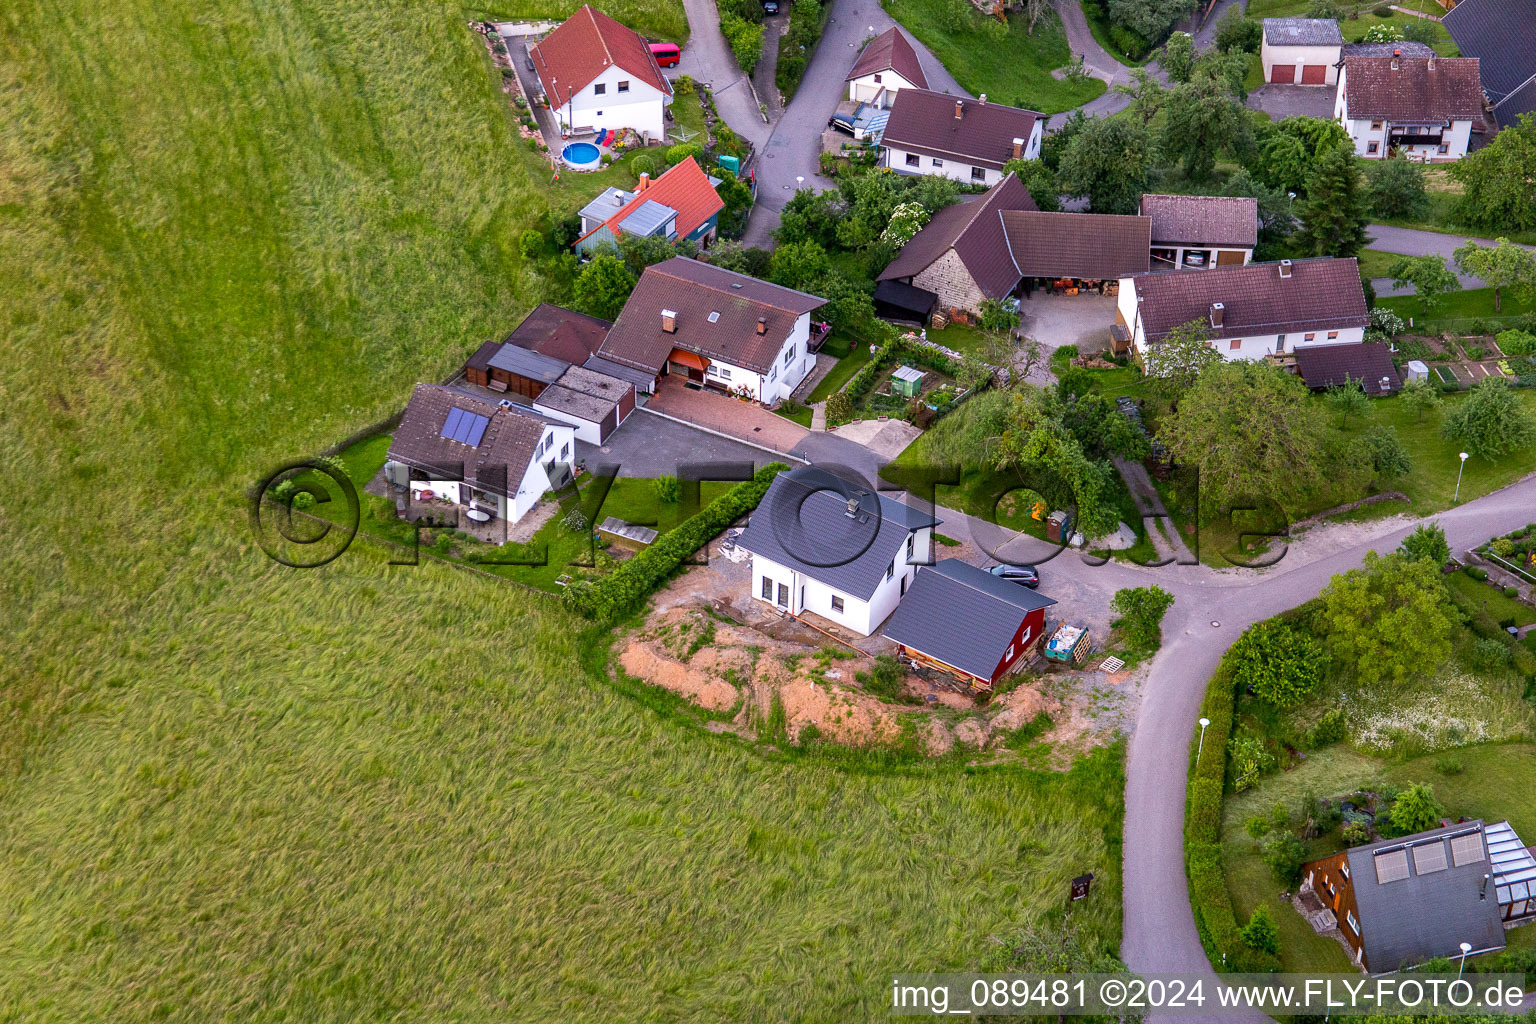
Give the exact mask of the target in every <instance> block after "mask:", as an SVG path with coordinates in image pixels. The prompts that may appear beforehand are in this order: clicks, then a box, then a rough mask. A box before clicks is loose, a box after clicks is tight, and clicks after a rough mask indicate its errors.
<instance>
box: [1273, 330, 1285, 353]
mask: <svg viewBox="0 0 1536 1024" xmlns="http://www.w3.org/2000/svg"><path fill="white" fill-rule="evenodd" d="M1275 351H1276V352H1284V351H1285V335H1283V334H1282V335H1280V336H1279V337H1278V338H1276V339H1275Z"/></svg>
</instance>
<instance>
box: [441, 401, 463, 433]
mask: <svg viewBox="0 0 1536 1024" xmlns="http://www.w3.org/2000/svg"><path fill="white" fill-rule="evenodd" d="M463 418H464V410H463V409H459V408H453V409H449V410H448V418H447V419H446V420H444V421H443V430H442V434H443V436H444V437H446V438H447V439H448V440H450V441H453V440H456V438H455V437H454V435H455V434H456V433H458V430H459V421H460V420H461V419H463Z"/></svg>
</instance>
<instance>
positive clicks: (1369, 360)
mask: <svg viewBox="0 0 1536 1024" xmlns="http://www.w3.org/2000/svg"><path fill="white" fill-rule="evenodd" d="M1296 371H1297V372H1298V373H1300V374H1301V379H1302V380H1304V381H1306V384H1307V387H1309V388H1314V389H1319V388H1331V387H1334V386H1336V385H1341V384H1343V383H1344V381H1345V380H1346V379H1348V380H1352V381H1355V382H1356V383H1358V384H1359V385H1360V386H1361V388H1363V389H1364V391H1365V393H1366V394H1368V395H1382V394H1390V393H1392V392H1393V391H1399V390H1401V389H1402V386H1403V382H1402V380H1401V379H1399V377H1398V375H1397V367H1395V366H1393V365H1392V353H1391V351H1390V350H1389V349H1388V348H1387V346H1386V345H1384V344H1383V343H1381V342H1379V341H1365V342H1361V343H1360V344H1358V345H1303V346H1302V347H1300V348H1298V349H1297V350H1296ZM1383 380H1385V381H1386V382H1387V384H1386V387H1385V388H1383V387H1382V384H1381V382H1382V381H1383Z"/></svg>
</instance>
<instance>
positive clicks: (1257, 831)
mask: <svg viewBox="0 0 1536 1024" xmlns="http://www.w3.org/2000/svg"><path fill="white" fill-rule="evenodd" d="M1243 831H1245V832H1247V833H1248V837H1249V838H1250V839H1252V840H1254V841H1255V842H1257V841H1258V840H1260V839H1263V838H1264V837H1265V836H1267V835H1269V819H1268V818H1266V817H1264V815H1262V814H1255V815H1253V816H1252V817H1251V818H1249V819H1248V820H1247V821H1245V822H1243Z"/></svg>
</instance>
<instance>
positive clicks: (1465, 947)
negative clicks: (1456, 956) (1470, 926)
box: [1456, 942, 1472, 981]
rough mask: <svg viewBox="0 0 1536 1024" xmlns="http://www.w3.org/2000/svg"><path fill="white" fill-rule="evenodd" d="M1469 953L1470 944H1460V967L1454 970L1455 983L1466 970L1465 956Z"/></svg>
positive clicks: (1470, 949)
mask: <svg viewBox="0 0 1536 1024" xmlns="http://www.w3.org/2000/svg"><path fill="white" fill-rule="evenodd" d="M1470 952H1472V943H1470V942H1463V943H1462V944H1461V966H1460V967H1458V968H1457V969H1456V980H1457V981H1460V980H1461V972H1462V971H1465V970H1466V969H1467V954H1468V953H1470Z"/></svg>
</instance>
